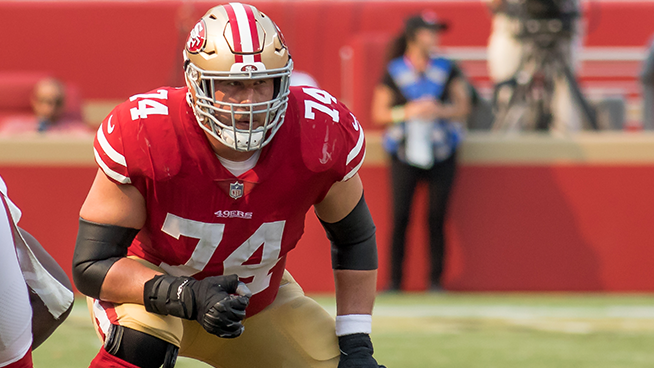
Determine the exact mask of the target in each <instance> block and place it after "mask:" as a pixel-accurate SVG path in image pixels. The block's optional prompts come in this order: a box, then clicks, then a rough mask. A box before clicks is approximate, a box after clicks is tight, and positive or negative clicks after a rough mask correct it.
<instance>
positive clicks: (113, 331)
mask: <svg viewBox="0 0 654 368" xmlns="http://www.w3.org/2000/svg"><path fill="white" fill-rule="evenodd" d="M104 349H105V350H106V351H107V353H109V354H111V355H113V356H115V357H117V358H119V359H122V360H124V361H126V362H128V363H130V364H133V365H136V366H138V367H142V368H159V367H162V365H163V368H172V367H174V366H175V361H176V359H177V352H178V350H179V349H178V348H177V347H176V346H175V345H173V344H171V343H169V342H166V341H164V340H161V339H159V338H157V337H154V336H152V335H148V334H146V333H143V332H140V331H136V330H133V329H131V328H127V327H123V326H120V325H111V328H110V329H109V334H108V335H107V338H106V339H105V343H104Z"/></svg>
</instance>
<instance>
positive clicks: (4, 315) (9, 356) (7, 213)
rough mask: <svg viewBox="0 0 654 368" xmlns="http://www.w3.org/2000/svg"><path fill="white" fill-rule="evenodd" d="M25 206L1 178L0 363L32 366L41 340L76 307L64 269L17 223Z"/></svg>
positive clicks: (18, 366)
mask: <svg viewBox="0 0 654 368" xmlns="http://www.w3.org/2000/svg"><path fill="white" fill-rule="evenodd" d="M20 217H21V211H20V209H19V208H18V207H16V205H15V204H14V203H13V202H12V201H11V200H10V199H9V197H7V186H6V184H5V182H4V180H3V179H2V178H1V177H0V280H1V281H2V282H0V295H2V297H0V367H11V368H29V367H32V350H34V349H36V348H37V347H38V346H39V345H41V344H42V343H43V342H44V341H45V340H46V339H47V338H48V337H49V336H50V335H51V334H52V333H53V332H54V330H55V329H56V328H57V327H58V326H59V325H61V323H62V322H63V321H64V320H65V319H66V317H68V315H69V314H70V311H71V310H72V308H73V300H74V296H73V291H72V285H71V283H70V280H69V279H68V276H66V273H65V272H64V270H62V269H61V267H60V266H59V265H58V264H57V262H56V261H55V260H54V259H53V258H52V257H51V256H50V255H49V254H48V253H47V252H46V251H45V250H44V249H43V247H42V246H41V245H40V244H39V242H38V241H36V239H35V238H34V237H33V236H32V235H30V234H29V233H28V232H26V231H25V230H23V229H21V228H19V227H18V221H19V220H20Z"/></svg>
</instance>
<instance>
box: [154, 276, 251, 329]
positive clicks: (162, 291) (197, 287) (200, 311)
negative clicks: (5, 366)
mask: <svg viewBox="0 0 654 368" xmlns="http://www.w3.org/2000/svg"><path fill="white" fill-rule="evenodd" d="M237 289H238V291H237ZM237 292H238V294H239V295H235V293H237ZM251 295H252V294H251V293H250V290H248V288H247V286H245V284H244V283H242V282H240V281H238V276H236V275H229V276H212V277H207V278H206V279H204V280H201V281H198V280H195V279H193V278H191V277H175V276H169V275H158V276H155V277H154V278H152V279H151V280H149V281H148V282H146V283H145V286H144V288H143V305H144V306H145V310H147V311H148V312H150V313H157V314H162V315H164V316H165V315H168V314H170V315H173V316H175V317H179V318H184V319H190V320H194V319H195V320H197V321H198V322H199V323H200V325H202V327H203V328H204V329H205V330H207V332H209V333H211V334H214V335H216V336H218V337H226V338H233V337H238V336H240V335H241V333H243V324H242V323H241V321H242V320H243V318H245V308H246V307H247V306H248V303H249V302H250V296H251Z"/></svg>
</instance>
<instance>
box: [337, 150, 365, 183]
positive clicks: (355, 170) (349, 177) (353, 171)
mask: <svg viewBox="0 0 654 368" xmlns="http://www.w3.org/2000/svg"><path fill="white" fill-rule="evenodd" d="M365 158H366V152H365V151H363V157H361V162H359V164H358V165H357V166H356V167H355V168H354V169H352V170H350V172H349V173H347V175H345V176H344V177H343V179H342V180H341V181H347V180H349V179H351V178H352V177H353V176H354V175H356V174H357V172H358V171H359V169H360V168H361V165H363V160H364V159H365Z"/></svg>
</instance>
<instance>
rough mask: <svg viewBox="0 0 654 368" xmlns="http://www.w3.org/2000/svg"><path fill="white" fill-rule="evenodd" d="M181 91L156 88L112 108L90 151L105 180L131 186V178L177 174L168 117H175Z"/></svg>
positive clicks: (175, 142)
mask: <svg viewBox="0 0 654 368" xmlns="http://www.w3.org/2000/svg"><path fill="white" fill-rule="evenodd" d="M182 92H183V91H179V90H176V89H173V88H159V89H156V90H153V91H150V92H148V93H143V94H137V95H134V96H132V97H130V98H129V100H127V101H125V102H123V103H121V104H120V105H118V106H116V108H114V109H113V111H111V113H110V114H109V116H107V118H105V120H104V121H103V122H102V124H101V125H100V128H99V129H98V131H97V133H96V136H95V141H94V143H93V150H94V155H95V160H96V162H97V164H98V166H99V167H100V168H101V169H102V171H103V172H104V173H105V175H107V177H108V178H109V179H110V180H112V181H114V182H116V183H119V184H133V183H134V179H135V178H134V176H137V177H138V176H141V175H146V176H150V177H152V178H158V179H160V178H161V177H162V176H170V175H171V174H172V173H176V172H177V171H178V170H179V166H180V163H179V159H178V157H179V155H175V154H174V153H173V152H178V150H179V149H178V140H177V136H176V132H175V129H174V124H175V122H174V121H173V118H171V113H173V111H174V113H173V114H176V115H177V116H179V113H178V111H177V110H178V107H176V106H177V105H178V104H179V103H180V101H179V99H180V98H184V94H183V93H182Z"/></svg>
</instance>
